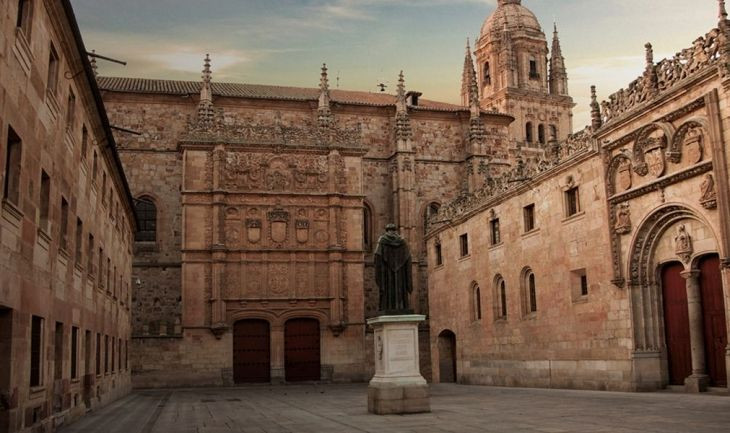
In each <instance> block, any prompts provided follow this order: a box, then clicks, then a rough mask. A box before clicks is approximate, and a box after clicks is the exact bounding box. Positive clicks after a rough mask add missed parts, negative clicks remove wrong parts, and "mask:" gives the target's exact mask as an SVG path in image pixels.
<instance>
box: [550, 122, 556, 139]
mask: <svg viewBox="0 0 730 433" xmlns="http://www.w3.org/2000/svg"><path fill="white" fill-rule="evenodd" d="M557 140H558V127H557V126H555V125H550V141H557Z"/></svg>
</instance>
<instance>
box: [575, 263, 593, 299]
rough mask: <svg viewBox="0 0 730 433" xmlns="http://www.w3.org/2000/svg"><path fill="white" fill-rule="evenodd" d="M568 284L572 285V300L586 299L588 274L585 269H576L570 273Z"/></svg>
mask: <svg viewBox="0 0 730 433" xmlns="http://www.w3.org/2000/svg"><path fill="white" fill-rule="evenodd" d="M570 285H571V287H572V290H571V292H572V293H571V294H572V297H573V302H579V301H584V300H586V298H587V296H588V291H589V288H590V286H589V285H588V275H587V274H586V270H585V269H577V270H575V271H572V272H571V273H570Z"/></svg>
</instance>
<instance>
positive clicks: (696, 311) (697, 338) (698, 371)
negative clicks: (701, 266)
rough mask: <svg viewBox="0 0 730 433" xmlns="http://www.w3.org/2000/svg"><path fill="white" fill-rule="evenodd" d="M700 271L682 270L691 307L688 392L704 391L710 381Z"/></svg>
mask: <svg viewBox="0 0 730 433" xmlns="http://www.w3.org/2000/svg"><path fill="white" fill-rule="evenodd" d="M699 276H700V272H699V271H697V270H691V271H685V272H682V277H683V278H684V279H685V280H687V283H686V287H687V307H688V309H689V339H690V344H691V349H692V375H691V376H690V377H688V378H686V379H685V380H684V387H685V389H686V390H687V391H688V392H704V391H707V386H708V385H709V383H710V378H709V376H708V375H707V366H706V361H705V336H704V329H703V323H702V302H701V298H700V283H699Z"/></svg>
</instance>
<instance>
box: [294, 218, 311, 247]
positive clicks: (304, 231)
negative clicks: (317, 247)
mask: <svg viewBox="0 0 730 433" xmlns="http://www.w3.org/2000/svg"><path fill="white" fill-rule="evenodd" d="M295 226H296V233H297V242H299V243H300V244H306V243H307V241H309V220H296V223H295Z"/></svg>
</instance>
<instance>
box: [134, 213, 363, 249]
mask: <svg viewBox="0 0 730 433" xmlns="http://www.w3.org/2000/svg"><path fill="white" fill-rule="evenodd" d="M152 206H154V204H153V205H152ZM139 208H140V202H138V203H137V215H138V216H139V215H140V209H139ZM155 219H157V216H156V215H155ZM155 223H156V222H155ZM137 234H138V235H139V234H140V233H139V232H137ZM152 240H153V241H154V235H153V237H152ZM362 249H363V250H364V251H366V252H370V251H372V250H373V213H372V211H371V210H370V206H368V205H364V206H363V208H362Z"/></svg>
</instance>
